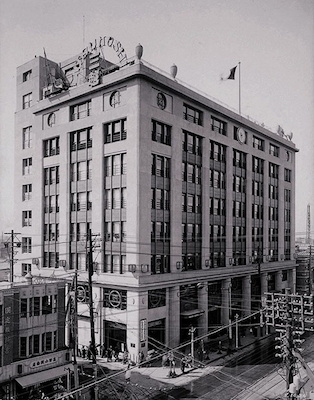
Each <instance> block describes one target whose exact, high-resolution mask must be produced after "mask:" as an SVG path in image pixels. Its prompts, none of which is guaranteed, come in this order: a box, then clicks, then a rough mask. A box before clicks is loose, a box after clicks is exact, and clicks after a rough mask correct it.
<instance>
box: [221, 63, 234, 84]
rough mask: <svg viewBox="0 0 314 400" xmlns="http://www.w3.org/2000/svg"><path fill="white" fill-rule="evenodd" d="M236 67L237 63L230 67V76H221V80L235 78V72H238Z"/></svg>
mask: <svg viewBox="0 0 314 400" xmlns="http://www.w3.org/2000/svg"><path fill="white" fill-rule="evenodd" d="M236 69H237V65H236V66H235V67H233V68H231V69H230V73H229V76H228V77H227V78H224V77H223V76H221V78H220V79H221V80H222V81H226V80H228V79H233V80H234V79H235V73H236Z"/></svg>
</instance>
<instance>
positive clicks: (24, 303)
mask: <svg viewBox="0 0 314 400" xmlns="http://www.w3.org/2000/svg"><path fill="white" fill-rule="evenodd" d="M27 303H28V301H27V299H20V318H27V310H28V304H27Z"/></svg>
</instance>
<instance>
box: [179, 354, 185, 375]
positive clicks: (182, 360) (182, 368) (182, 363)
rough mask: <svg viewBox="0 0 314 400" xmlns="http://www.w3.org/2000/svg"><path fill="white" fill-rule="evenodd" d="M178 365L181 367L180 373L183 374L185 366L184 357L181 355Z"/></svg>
mask: <svg viewBox="0 0 314 400" xmlns="http://www.w3.org/2000/svg"><path fill="white" fill-rule="evenodd" d="M180 367H181V371H182V374H184V371H185V367H186V358H185V357H182V358H181V365H180Z"/></svg>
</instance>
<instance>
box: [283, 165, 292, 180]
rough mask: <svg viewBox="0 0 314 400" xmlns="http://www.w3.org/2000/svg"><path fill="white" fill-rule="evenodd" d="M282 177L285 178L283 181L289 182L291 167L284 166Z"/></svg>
mask: <svg viewBox="0 0 314 400" xmlns="http://www.w3.org/2000/svg"><path fill="white" fill-rule="evenodd" d="M284 179H285V182H291V169H287V168H285V171H284Z"/></svg>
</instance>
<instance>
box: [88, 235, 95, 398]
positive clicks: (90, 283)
mask: <svg viewBox="0 0 314 400" xmlns="http://www.w3.org/2000/svg"><path fill="white" fill-rule="evenodd" d="M87 241H88V257H87V268H88V289H89V313H90V333H91V343H90V352H91V356H92V363H93V364H94V370H95V380H96V379H97V362H96V342H95V321H94V308H93V307H94V304H93V281H92V279H93V273H94V270H93V268H94V266H93V243H92V231H91V229H89V230H88V233H87ZM91 397H92V400H97V388H96V386H93V388H92V392H91Z"/></svg>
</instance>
